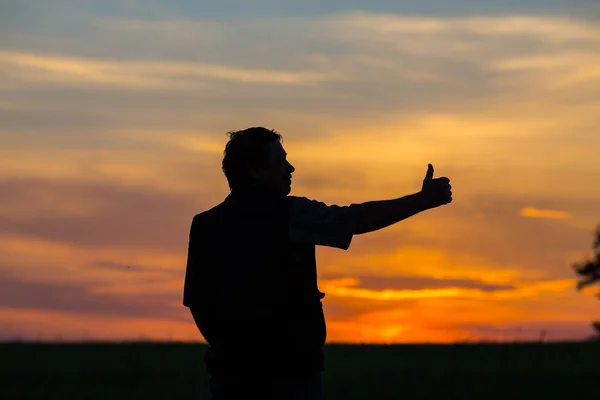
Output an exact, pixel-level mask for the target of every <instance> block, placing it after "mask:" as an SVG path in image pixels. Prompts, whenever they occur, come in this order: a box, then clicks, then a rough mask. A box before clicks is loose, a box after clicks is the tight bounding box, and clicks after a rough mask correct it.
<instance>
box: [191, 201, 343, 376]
mask: <svg viewBox="0 0 600 400" xmlns="http://www.w3.org/2000/svg"><path fill="white" fill-rule="evenodd" d="M353 233H354V225H353V219H352V218H351V207H339V206H336V205H333V206H327V205H325V203H321V202H317V201H314V200H309V199H307V198H304V197H294V196H279V195H274V194H268V193H253V194H236V193H235V192H232V193H230V194H229V196H227V198H226V199H225V200H224V201H223V202H222V203H221V204H219V205H217V206H215V207H213V208H212V209H210V210H208V211H205V212H203V213H200V214H198V215H196V216H195V217H194V219H193V221H192V226H191V230H190V242H189V248H188V261H187V269H186V276H185V286H184V299H183V304H184V305H185V306H186V307H189V308H190V310H191V312H192V315H193V317H194V320H195V322H196V325H197V326H198V329H199V330H200V332H201V333H202V335H203V336H204V338H205V339H206V341H207V342H208V344H209V350H208V352H207V354H206V356H205V361H206V365H207V369H208V371H209V372H211V373H213V372H217V371H232V372H238V371H241V372H245V373H247V372H248V371H261V370H265V369H267V370H270V371H272V372H282V373H287V372H294V373H299V372H311V371H315V370H323V369H324V366H323V358H322V346H323V345H324V343H325V339H326V326H325V318H324V314H323V306H322V303H321V299H323V297H324V296H325V294H324V293H322V292H320V291H319V289H318V286H317V270H316V257H315V245H317V244H321V245H326V246H332V247H338V248H342V249H347V248H348V247H349V245H350V242H351V240H352V234H353Z"/></svg>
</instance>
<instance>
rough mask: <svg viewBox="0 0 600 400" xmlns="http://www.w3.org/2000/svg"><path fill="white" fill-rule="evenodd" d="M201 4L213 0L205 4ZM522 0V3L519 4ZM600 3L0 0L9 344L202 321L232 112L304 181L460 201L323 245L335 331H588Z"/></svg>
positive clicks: (177, 335)
mask: <svg viewBox="0 0 600 400" xmlns="http://www.w3.org/2000/svg"><path fill="white" fill-rule="evenodd" d="M206 3H210V4H208V5H207V4H206ZM523 3H526V4H527V5H526V6H525V5H523ZM598 17H600V3H598V2H597V1H596V0H589V1H580V0H569V1H567V0H565V1H553V0H546V1H542V0H528V1H517V0H508V1H503V2H499V1H492V0H488V1H481V0H480V1H475V0H469V1H467V0H455V1H446V0H422V1H419V2H416V1H408V0H393V1H392V0H371V1H368V2H367V1H358V0H344V1H342V0H331V1H326V2H325V1H321V0H319V1H317V0H303V1H286V0H263V1H246V0H220V1H213V2H205V1H192V0H171V1H158V0H152V1H142V0H120V1H118V0H45V1H43V2H42V1H34V0H8V1H2V2H1V3H0V339H3V340H4V339H14V338H21V339H27V340H107V339H108V340H121V339H136V340H137V339H140V338H144V339H154V340H167V339H178V340H202V338H201V335H200V333H199V332H198V331H197V329H196V327H195V325H194V324H193V321H192V318H191V316H190V314H189V311H188V310H187V309H186V308H184V307H183V305H182V291H183V279H184V275H185V261H186V255H187V253H186V252H187V244H188V234H189V227H190V223H191V220H192V217H193V216H194V215H195V214H197V213H199V212H202V211H204V210H206V209H208V208H211V207H213V206H215V205H217V204H218V203H220V202H221V201H222V200H223V199H224V198H225V197H226V196H227V194H228V193H229V189H228V186H227V181H226V179H225V176H224V175H223V173H222V171H221V160H222V156H223V149H224V146H225V144H226V142H227V140H228V137H227V136H226V132H227V131H230V130H235V129H241V128H245V127H250V126H266V127H268V128H273V129H276V130H278V131H279V132H280V133H281V134H282V135H283V137H284V141H283V146H284V148H285V149H286V151H287V152H288V154H289V157H288V159H289V160H290V162H291V163H292V164H293V165H294V166H295V167H296V172H295V174H294V183H293V187H292V193H291V194H292V195H295V196H306V197H308V198H310V199H315V200H319V201H323V202H326V203H327V204H337V205H348V204H350V203H358V202H363V201H371V200H386V199H392V198H397V197H401V196H404V195H406V194H411V193H414V192H416V191H418V190H419V189H420V185H421V181H422V179H423V177H424V176H425V173H426V170H427V163H432V164H433V165H434V167H435V174H436V176H448V177H450V179H451V181H452V191H453V196H454V201H453V203H452V204H450V205H448V206H445V207H441V208H439V209H436V210H431V211H427V212H425V213H422V214H419V215H417V216H415V217H413V218H411V219H409V220H407V221H403V222H401V223H399V224H396V225H394V226H392V227H389V228H385V229H383V230H380V231H377V232H374V233H370V234H366V235H361V236H355V237H354V239H353V241H352V244H351V246H350V248H349V249H348V250H347V251H344V250H339V249H332V248H325V247H318V248H317V259H318V268H319V287H320V289H321V291H323V292H325V293H326V297H325V299H324V307H325V313H326V318H327V322H328V340H329V341H330V342H339V341H345V342H386V343H389V342H454V341H463V340H472V341H476V340H514V339H524V340H525V339H536V338H538V337H539V336H540V332H541V330H543V329H545V330H546V331H547V339H548V340H565V339H580V338H584V337H586V336H588V335H590V334H591V333H592V330H591V328H590V321H591V320H593V319H597V318H598V317H600V301H598V299H597V298H596V297H594V290H593V289H590V290H586V291H584V292H582V293H579V292H577V291H576V289H575V279H576V276H575V274H574V272H573V270H572V268H571V265H572V264H573V263H575V262H577V261H580V260H581V259H583V258H584V257H586V256H589V255H591V245H592V242H593V232H594V228H595V226H596V225H597V224H599V223H600V207H599V205H600V185H598V181H599V179H600V161H599V160H598V154H599V150H600V52H599V51H598V50H599V49H600V25H599V24H598Z"/></svg>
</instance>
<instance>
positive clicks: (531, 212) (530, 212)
mask: <svg viewBox="0 0 600 400" xmlns="http://www.w3.org/2000/svg"><path fill="white" fill-rule="evenodd" d="M520 214H521V216H523V217H530V218H545V219H568V218H570V217H571V214H569V213H568V212H566V211H559V210H543V209H538V208H533V207H527V208H523V209H521V212H520Z"/></svg>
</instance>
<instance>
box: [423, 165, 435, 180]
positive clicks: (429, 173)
mask: <svg viewBox="0 0 600 400" xmlns="http://www.w3.org/2000/svg"><path fill="white" fill-rule="evenodd" d="M425 179H426V180H429V179H433V165H431V164H427V174H426V175H425Z"/></svg>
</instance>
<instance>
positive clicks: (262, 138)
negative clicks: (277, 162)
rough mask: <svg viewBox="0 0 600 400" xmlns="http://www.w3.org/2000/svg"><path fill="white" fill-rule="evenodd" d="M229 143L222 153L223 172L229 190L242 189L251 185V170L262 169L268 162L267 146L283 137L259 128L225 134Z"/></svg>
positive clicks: (273, 131)
mask: <svg viewBox="0 0 600 400" xmlns="http://www.w3.org/2000/svg"><path fill="white" fill-rule="evenodd" d="M227 136H229V138H230V139H229V142H227V144H226V145H225V151H224V152H223V172H224V173H225V176H226V177H227V182H228V183H229V188H230V189H232V190H233V189H242V190H243V189H244V188H248V187H250V186H251V185H252V183H253V179H252V177H251V176H250V174H249V170H250V169H251V168H260V167H264V166H266V165H267V164H268V162H269V147H268V144H269V143H271V142H273V141H275V140H279V141H280V142H283V137H282V136H281V135H280V134H279V133H277V132H276V131H275V130H274V129H267V128H263V127H262V126H259V127H252V128H246V129H242V130H239V131H231V132H227Z"/></svg>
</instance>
